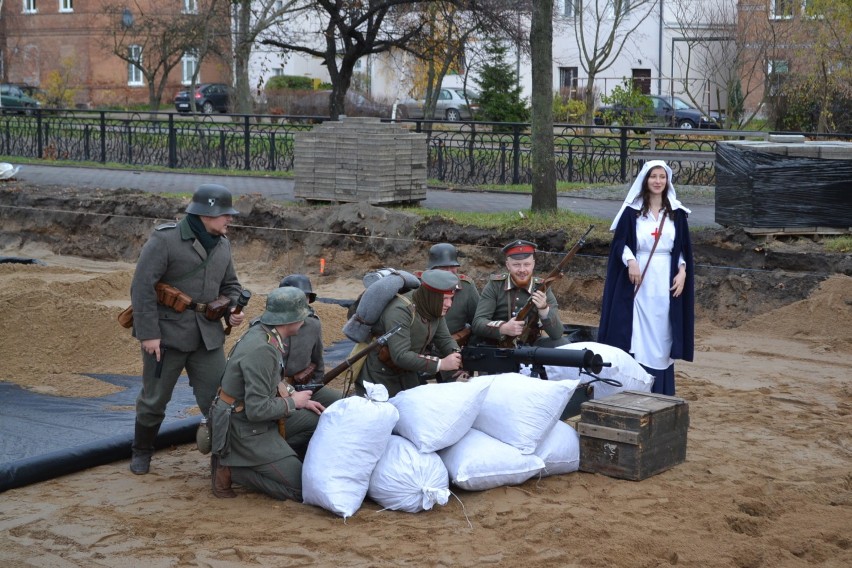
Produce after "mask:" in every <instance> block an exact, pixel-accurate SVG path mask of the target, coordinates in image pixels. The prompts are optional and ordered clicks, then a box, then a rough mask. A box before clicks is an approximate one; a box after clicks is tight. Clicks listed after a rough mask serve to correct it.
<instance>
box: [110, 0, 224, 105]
mask: <svg viewBox="0 0 852 568" xmlns="http://www.w3.org/2000/svg"><path fill="white" fill-rule="evenodd" d="M223 5H224V3H223V2H221V1H219V0H208V1H207V2H198V4H197V7H198V9H197V11H196V12H184V11H182V10H181V8H180V7H179V6H178V5H174V7H172V8H164V7H163V6H160V5H156V6H155V5H151V7H150V8H149V7H147V6H143V5H141V4H138V3H137V4H136V6H135V9H134V10H132V11H131V10H129V9H128V8H127V7H126V5H125V4H123V3H120V2H105V3H104V4H103V13H104V14H106V15H107V16H108V18H109V21H110V27H109V29H108V31H107V37H108V41H109V44H107V45H105V48H106V49H107V50H109V51H111V52H112V53H113V54H114V55H116V56H117V57H118V58H119V59H121V60H123V61H126V62H127V63H128V65H133V66H134V67H135V68H136V69H138V70H139V72H140V73H141V74H142V76H143V77H144V78H145V83H146V84H147V86H148V102H149V105H150V106H151V108H152V109H155V110H156V109H158V108H159V107H160V103H161V101H162V98H163V93H164V92H165V89H166V85H167V84H168V82H169V76H170V74H171V72H172V70H174V68H175V67H177V66H178V65H180V64H181V60H182V59H183V58H184V56H185V55H186V54H193V55H194V56H195V57H196V58H197V60H198V61H199V62H200V61H201V60H202V59H203V57H204V56H205V55H206V54H207V53H211V52H215V53H218V54H220V55H221V54H222V53H224V48H223V45H222V42H223V41H225V40H227V33H225V34H224V37H223V34H222V31H221V29H218V28H217V22H221V21H222V18H221V16H222V14H221V7H222V6H223ZM226 29H227V27H226ZM200 46H201V47H204V52H203V53H202V52H201V51H200V49H199V47H200Z"/></svg>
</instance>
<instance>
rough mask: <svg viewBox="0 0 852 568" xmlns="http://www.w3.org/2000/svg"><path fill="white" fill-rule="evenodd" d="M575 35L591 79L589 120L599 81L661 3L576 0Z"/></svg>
mask: <svg viewBox="0 0 852 568" xmlns="http://www.w3.org/2000/svg"><path fill="white" fill-rule="evenodd" d="M574 2H578V3H577V4H575V6H576V7H577V8H576V10H575V12H574V18H573V21H574V32H575V39H576V41H577V48H578V49H579V52H580V64H581V65H582V66H583V70H584V71H585V72H586V74H587V76H588V81H587V82H586V88H585V92H584V100H585V102H586V116H585V117H584V121H585V123H586V124H591V123H592V121H593V117H594V112H595V79H596V78H597V76H598V75H600V74H601V73H602V72H604V71H606V70H607V69H609V68H610V67H612V65H613V64H614V63H615V62H616V61H618V58H619V56H620V55H621V52H622V51H623V50H624V48H625V46H626V45H627V44H628V41H630V40H632V36H633V35H634V33H635V32H636V30H637V29H638V28H639V26H641V25H642V23H643V22H644V21H645V20H647V19H648V17H649V16H650V15H651V14H652V13H653V12H654V8H656V6H657V0H585V1H582V2H581V1H580V0H574Z"/></svg>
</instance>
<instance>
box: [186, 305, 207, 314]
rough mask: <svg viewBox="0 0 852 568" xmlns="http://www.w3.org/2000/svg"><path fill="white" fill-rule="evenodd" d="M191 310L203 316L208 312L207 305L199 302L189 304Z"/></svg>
mask: <svg viewBox="0 0 852 568" xmlns="http://www.w3.org/2000/svg"><path fill="white" fill-rule="evenodd" d="M189 309H190V310H193V311H196V312H199V313H202V314H203V313H204V312H206V311H207V304H201V303H198V302H191V303H190V304H189Z"/></svg>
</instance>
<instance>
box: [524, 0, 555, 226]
mask: <svg viewBox="0 0 852 568" xmlns="http://www.w3.org/2000/svg"><path fill="white" fill-rule="evenodd" d="M530 55H531V58H532V140H531V143H532V153H531V158H532V210H533V211H556V209H557V207H556V164H555V161H554V158H553V2H552V0H534V1H533V11H532V22H531V25H530Z"/></svg>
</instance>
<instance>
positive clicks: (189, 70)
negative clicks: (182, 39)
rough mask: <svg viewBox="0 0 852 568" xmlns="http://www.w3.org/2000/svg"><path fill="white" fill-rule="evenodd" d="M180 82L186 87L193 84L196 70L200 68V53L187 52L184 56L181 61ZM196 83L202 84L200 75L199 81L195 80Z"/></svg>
mask: <svg viewBox="0 0 852 568" xmlns="http://www.w3.org/2000/svg"><path fill="white" fill-rule="evenodd" d="M180 68H181V72H180V73H181V75H180V82H181V83H183V84H184V85H189V84H190V83H192V76H193V74H195V70H196V68H198V52H196V51H187V52H185V53H184V54H183V57H181V59H180ZM195 82H196V83H200V82H201V76H200V75H199V77H198V79H196V80H195Z"/></svg>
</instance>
